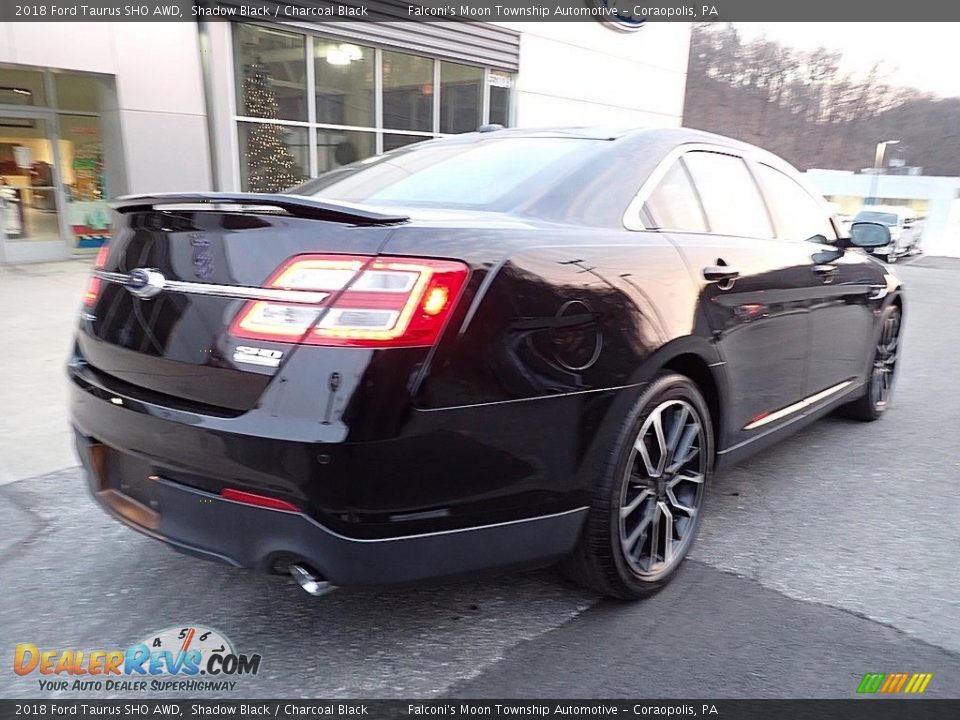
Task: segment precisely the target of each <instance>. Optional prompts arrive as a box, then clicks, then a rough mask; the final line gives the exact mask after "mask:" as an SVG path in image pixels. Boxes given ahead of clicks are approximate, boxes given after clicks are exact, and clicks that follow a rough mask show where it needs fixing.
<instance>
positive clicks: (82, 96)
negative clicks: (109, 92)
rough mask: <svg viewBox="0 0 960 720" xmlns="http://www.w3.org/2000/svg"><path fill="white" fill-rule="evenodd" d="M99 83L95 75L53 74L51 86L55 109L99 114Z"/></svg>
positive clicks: (99, 80)
mask: <svg viewBox="0 0 960 720" xmlns="http://www.w3.org/2000/svg"><path fill="white" fill-rule="evenodd" d="M101 82H103V81H102V80H101V79H100V78H98V77H96V76H95V75H81V74H79V73H57V74H55V75H54V76H53V84H54V87H55V89H56V93H57V107H58V108H60V109H61V110H79V111H81V112H99V111H100V110H101V103H100V94H101V90H100V84H101Z"/></svg>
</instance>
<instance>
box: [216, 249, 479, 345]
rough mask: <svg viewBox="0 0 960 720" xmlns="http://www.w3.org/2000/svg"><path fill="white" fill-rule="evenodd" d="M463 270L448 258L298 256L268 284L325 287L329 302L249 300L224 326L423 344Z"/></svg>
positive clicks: (320, 340) (253, 334)
mask: <svg viewBox="0 0 960 720" xmlns="http://www.w3.org/2000/svg"><path fill="white" fill-rule="evenodd" d="M467 274H468V271H467V266H466V265H464V264H463V263H459V262H453V261H450V260H429V259H422V258H402V257H376V258H370V257H362V256H356V255H300V256H297V257H294V258H291V259H290V260H289V261H288V262H287V263H286V264H285V265H284V266H283V267H281V268H280V270H278V271H277V272H276V273H275V274H274V276H273V277H272V278H271V279H270V280H269V281H268V287H271V288H283V289H287V290H312V291H327V292H329V293H330V298H329V299H328V301H327V302H328V303H329V305H328V306H320V305H305V304H296V303H282V302H274V301H257V302H249V303H247V305H246V306H245V307H244V308H243V310H242V311H241V312H240V314H239V315H238V316H237V318H236V320H234V322H233V325H232V327H231V328H230V332H231V334H232V335H234V336H235V337H239V338H245V339H249V340H271V341H274V342H277V341H279V342H297V341H302V342H304V343H306V344H309V345H341V346H342V345H346V346H353V347H418V346H425V345H426V346H429V345H433V344H434V343H435V342H436V341H437V338H439V336H440V332H441V331H442V330H443V327H444V325H445V324H446V322H447V318H448V317H449V316H450V312H451V311H452V310H453V308H454V306H455V305H456V301H457V298H458V297H459V295H460V291H461V290H462V289H463V285H464V283H465V282H466V279H467ZM321 310H325V312H323V314H322V315H321V314H320V311H321ZM318 316H320V317H319V321H317V318H318ZM315 322H316V324H314V323H315ZM301 338H302V340H301Z"/></svg>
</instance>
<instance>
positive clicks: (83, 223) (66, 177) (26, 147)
mask: <svg viewBox="0 0 960 720" xmlns="http://www.w3.org/2000/svg"><path fill="white" fill-rule="evenodd" d="M3 88H7V90H4V89H3ZM48 88H49V89H51V92H47V89H48ZM116 108H117V102H116V86H115V81H114V78H113V77H111V76H108V75H97V74H92V73H80V72H61V71H57V70H50V69H32V68H29V69H28V68H10V67H0V205H2V206H3V207H2V211H0V256H5V255H6V254H7V252H8V251H9V250H11V249H15V253H16V254H17V255H19V256H20V257H28V258H31V259H56V258H57V257H62V250H64V249H69V250H84V249H94V250H95V249H96V248H98V247H100V246H101V245H103V244H104V243H105V242H107V241H109V239H110V233H111V212H110V208H109V206H108V205H107V202H108V200H109V199H110V198H111V197H112V196H115V195H122V194H123V193H124V192H125V187H124V186H123V185H124V176H125V173H124V163H123V151H122V147H121V140H120V133H119V129H118V124H119V121H118V118H117V117H116V115H117V114H116V112H111V111H115V110H116ZM25 241H27V242H25ZM8 243H9V245H8ZM58 244H61V247H60V249H58V248H57V245H58Z"/></svg>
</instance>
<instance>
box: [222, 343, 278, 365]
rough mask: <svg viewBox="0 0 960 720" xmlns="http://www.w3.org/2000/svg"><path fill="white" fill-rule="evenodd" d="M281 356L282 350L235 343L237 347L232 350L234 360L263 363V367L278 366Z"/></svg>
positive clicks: (253, 363) (254, 363) (256, 363)
mask: <svg viewBox="0 0 960 720" xmlns="http://www.w3.org/2000/svg"><path fill="white" fill-rule="evenodd" d="M282 357H283V351H282V350H269V349H267V348H258V347H250V346H249V345H237V349H236V350H234V351H233V361H234V362H240V363H248V364H250V365H263V366H264V367H279V366H280V358H282Z"/></svg>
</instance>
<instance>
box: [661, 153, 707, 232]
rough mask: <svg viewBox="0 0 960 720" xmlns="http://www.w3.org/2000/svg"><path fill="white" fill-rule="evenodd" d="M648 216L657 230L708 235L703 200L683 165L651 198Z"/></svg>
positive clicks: (665, 178)
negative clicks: (701, 201)
mask: <svg viewBox="0 0 960 720" xmlns="http://www.w3.org/2000/svg"><path fill="white" fill-rule="evenodd" d="M646 209H647V214H648V215H650V217H651V218H652V219H653V222H654V223H655V225H656V227H658V228H662V229H664V230H686V231H688V232H706V231H707V223H706V220H704V217H703V210H702V208H701V207H700V200H699V199H697V193H696V191H695V190H694V189H693V183H691V182H690V176H689V175H687V171H686V170H685V169H684V168H683V165H681V164H680V163H679V162H676V163H674V164H673V167H672V168H670V170H669V171H668V172H667V174H666V175H664V176H663V179H662V180H661V181H660V183H659V184H658V185H657V187H656V189H655V190H654V191H653V192H652V193H650V197H649V198H647V205H646Z"/></svg>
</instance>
